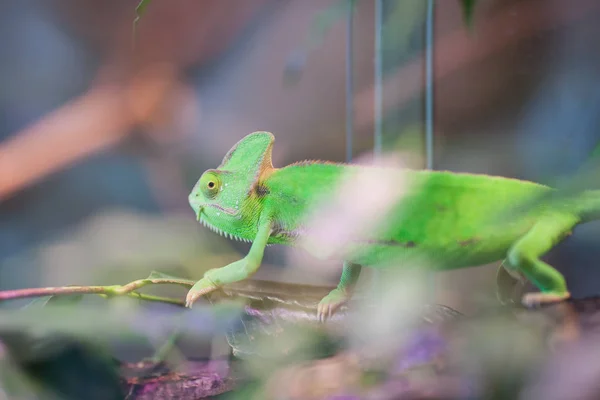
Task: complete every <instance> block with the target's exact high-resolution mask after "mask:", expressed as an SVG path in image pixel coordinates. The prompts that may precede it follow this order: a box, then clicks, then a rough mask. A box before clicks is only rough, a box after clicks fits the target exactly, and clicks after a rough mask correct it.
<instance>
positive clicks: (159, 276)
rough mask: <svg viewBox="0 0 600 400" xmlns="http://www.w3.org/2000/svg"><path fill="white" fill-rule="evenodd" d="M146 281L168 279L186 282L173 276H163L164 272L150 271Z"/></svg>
mask: <svg viewBox="0 0 600 400" xmlns="http://www.w3.org/2000/svg"><path fill="white" fill-rule="evenodd" d="M146 279H169V280H173V279H175V280H180V281H181V280H188V279H186V278H181V277H179V276H173V275H168V274H165V273H164V272H160V271H152V272H150V275H148V278H146Z"/></svg>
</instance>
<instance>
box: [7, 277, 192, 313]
mask: <svg viewBox="0 0 600 400" xmlns="http://www.w3.org/2000/svg"><path fill="white" fill-rule="evenodd" d="M193 284H194V281H191V280H187V279H177V278H146V279H138V280H135V281H133V282H129V283H128V284H126V285H108V286H59V287H42V288H29V289H16V290H6V291H0V301H5V300H15V299H25V298H30V297H43V296H61V295H74V294H97V295H100V296H103V297H114V296H129V297H135V298H138V299H141V300H146V301H158V302H162V303H170V304H176V305H182V306H183V305H184V301H183V300H182V299H181V300H180V299H175V298H171V297H163V296H154V295H150V294H145V293H139V292H137V290H138V289H140V288H142V287H144V286H148V285H180V286H185V287H188V288H189V287H192V285H193Z"/></svg>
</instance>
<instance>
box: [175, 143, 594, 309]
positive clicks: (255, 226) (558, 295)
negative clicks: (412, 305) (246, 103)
mask: <svg viewBox="0 0 600 400" xmlns="http://www.w3.org/2000/svg"><path fill="white" fill-rule="evenodd" d="M274 140H275V138H274V136H273V134H271V133H269V132H254V133H251V134H249V135H247V136H246V137H244V138H243V139H242V140H240V141H239V142H238V143H237V144H236V145H235V146H234V147H233V148H232V149H231V150H230V151H229V152H228V153H227V154H226V155H225V157H224V158H223V161H222V162H221V165H219V167H218V168H216V169H209V170H207V171H205V172H204V173H203V174H202V176H201V177H200V179H199V180H198V182H197V183H196V185H195V186H194V188H193V190H192V191H191V193H190V195H189V203H190V205H191V207H192V209H193V210H194V212H195V214H196V217H197V220H198V221H199V222H201V223H202V224H204V225H206V226H208V227H209V228H211V229H212V230H214V231H216V232H218V233H220V234H222V235H225V236H227V237H229V238H232V239H236V240H243V241H247V242H252V245H251V248H250V251H249V252H248V254H247V255H246V256H245V257H244V258H242V259H241V260H238V261H236V262H233V263H231V264H229V265H227V266H224V267H221V268H216V269H211V270H209V271H207V272H206V273H205V274H204V277H203V278H202V279H201V280H199V281H198V282H196V284H195V285H194V286H193V287H192V288H191V289H190V291H189V292H188V294H187V298H186V305H187V306H188V307H191V306H192V304H193V303H194V302H195V301H196V300H197V299H198V298H199V297H200V296H203V295H205V294H207V293H209V292H211V291H213V290H215V289H218V288H219V287H221V286H223V285H227V284H229V283H233V282H237V281H241V280H244V279H246V278H249V277H250V276H252V275H253V274H254V273H255V272H256V271H257V270H258V269H259V267H260V265H261V262H262V258H263V253H264V250H265V247H266V246H267V245H268V244H284V245H296V244H297V243H298V240H297V239H298V238H299V237H300V236H302V235H303V234H305V231H304V230H303V224H304V222H305V219H306V218H305V217H306V215H307V213H308V212H309V210H311V207H312V206H314V205H315V204H317V200H321V201H322V200H323V199H326V196H327V195H330V194H331V193H332V192H333V191H334V190H335V188H336V183H338V182H339V181H340V179H341V178H342V176H346V175H347V174H348V173H352V171H357V169H360V168H380V167H370V166H358V165H352V164H342V163H332V162H322V161H302V162H298V163H294V164H290V165H288V166H285V167H283V168H274V167H273V165H272V162H271V151H272V148H273V143H274ZM398 171H399V172H400V169H398ZM402 173H404V174H408V177H409V178H410V179H411V181H412V182H413V184H414V186H411V188H414V189H411V191H410V192H409V194H408V195H405V196H403V197H402V198H400V200H398V201H397V204H394V205H393V207H392V208H391V210H390V211H389V212H388V214H387V215H386V218H385V223H384V224H382V225H381V226H380V227H379V229H376V230H374V231H373V232H370V233H368V234H367V235H368V236H367V237H366V238H364V239H363V240H357V241H356V242H354V243H352V244H351V246H352V249H351V250H352V251H350V252H349V253H348V254H350V256H349V257H348V259H344V260H342V261H343V269H342V274H341V279H340V282H339V284H338V286H337V288H336V289H334V290H333V291H331V292H330V293H329V294H328V295H327V296H326V297H324V298H323V299H322V300H321V302H320V303H319V305H318V310H317V314H318V317H319V319H320V320H324V319H325V318H327V317H330V316H331V315H332V313H333V312H335V310H337V309H338V307H339V306H341V305H342V304H344V303H345V302H346V301H348V300H349V299H350V297H351V296H352V291H353V288H354V286H355V284H356V282H357V280H358V277H359V275H360V272H361V268H362V266H374V267H378V266H382V265H384V264H385V265H386V266H389V265H392V266H398V267H400V266H401V265H402V263H403V262H404V261H400V262H397V263H388V264H386V262H387V261H388V260H395V259H398V260H407V259H410V257H412V256H423V257H427V258H428V259H429V260H431V263H432V265H433V266H434V267H433V268H435V269H440V270H448V269H455V268H465V267H472V266H478V265H483V264H488V263H492V262H496V261H501V260H502V261H503V263H502V265H501V267H500V268H504V269H505V271H506V272H508V273H509V274H510V275H511V276H514V277H517V276H518V277H523V276H524V277H525V278H527V279H528V280H529V281H530V282H532V283H533V284H534V285H535V286H537V288H539V290H540V292H534V293H527V294H525V296H524V297H523V299H522V302H523V303H524V304H526V305H536V304H537V305H539V304H541V303H549V302H557V301H561V300H564V299H567V298H569V297H570V293H569V291H568V289H567V285H566V282H565V279H564V277H563V275H562V274H561V273H560V272H559V271H557V270H556V269H554V268H553V267H552V266H550V265H548V264H547V263H545V262H544V261H542V260H540V257H541V256H543V255H544V254H545V253H546V252H547V251H548V250H550V249H551V248H552V247H554V246H555V245H557V244H558V243H559V242H560V241H562V240H563V239H564V238H565V237H566V236H568V235H569V234H570V233H571V230H572V229H573V228H574V227H575V226H576V225H578V224H581V223H584V222H588V221H591V220H595V219H598V218H600V191H593V190H592V191H585V192H581V193H578V194H576V195H571V196H568V195H565V196H562V197H558V198H556V196H552V195H553V194H554V193H556V192H557V190H556V189H553V188H550V187H548V186H544V185H540V184H537V183H533V182H529V181H522V180H518V179H512V178H504V177H497V176H489V175H482V174H468V173H454V172H447V171H431V170H408V171H407V170H403V172H402ZM386 179H388V178H386ZM386 182H387V181H386ZM389 184H390V185H393V184H395V182H389ZM366 190H368V188H366ZM527 202H529V204H530V205H529V206H528V207H525V208H524V209H523V210H522V211H521V212H520V214H519V213H516V214H506V215H508V217H506V218H503V219H502V221H501V223H500V224H498V223H490V221H491V216H498V215H500V214H499V213H501V212H502V211H507V210H510V209H511V208H514V207H515V206H517V205H520V204H527ZM305 250H307V251H309V252H311V249H310V248H306V249H305ZM503 271H504V270H503Z"/></svg>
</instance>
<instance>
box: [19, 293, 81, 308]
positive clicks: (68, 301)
mask: <svg viewBox="0 0 600 400" xmlns="http://www.w3.org/2000/svg"><path fill="white" fill-rule="evenodd" d="M82 299H83V294H66V295H59V296H42V297H37V298H35V299H33V300H32V301H31V302H30V303H29V304H27V305H25V306H24V307H23V308H29V307H45V306H47V305H73V304H77V303H79V302H80V301H81V300H82Z"/></svg>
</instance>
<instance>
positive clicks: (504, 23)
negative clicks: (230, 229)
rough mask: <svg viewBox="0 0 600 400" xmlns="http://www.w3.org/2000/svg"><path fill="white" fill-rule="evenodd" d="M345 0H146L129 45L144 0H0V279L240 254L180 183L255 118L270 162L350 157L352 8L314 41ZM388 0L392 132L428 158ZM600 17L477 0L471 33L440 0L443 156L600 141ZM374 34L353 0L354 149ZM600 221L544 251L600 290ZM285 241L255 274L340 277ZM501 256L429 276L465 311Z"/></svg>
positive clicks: (440, 159)
mask: <svg viewBox="0 0 600 400" xmlns="http://www.w3.org/2000/svg"><path fill="white" fill-rule="evenodd" d="M337 3H338V2H336V1H333V0H296V1H292V0H287V1H282V0H277V1H276V0H243V1H242V0H202V1H197V0H178V1H175V2H173V1H164V0H154V1H153V2H152V3H151V5H150V6H149V7H148V9H147V12H146V14H145V15H144V17H143V18H142V19H141V20H140V22H139V26H138V29H137V37H136V46H135V49H134V48H133V47H132V21H133V18H134V16H135V13H134V10H135V7H136V5H137V1H134V0H103V1H92V0H5V1H2V2H0V32H1V34H0V289H16V288H25V287H36V286H43V285H61V286H62V285H69V284H116V283H126V282H128V281H130V280H133V279H137V278H142V277H145V276H147V275H148V273H149V272H150V271H151V270H155V269H158V270H161V271H164V272H169V273H172V274H176V275H180V276H182V277H189V278H194V279H198V278H200V277H201V276H202V273H203V272H204V271H205V270H207V269H209V268H214V267H219V266H223V265H225V264H226V263H228V262H231V261H233V260H236V259H238V258H239V257H240V256H241V255H242V254H244V253H245V252H246V251H247V249H248V246H247V245H245V244H240V243H233V242H230V241H228V240H226V239H225V238H221V237H219V236H217V235H215V234H213V233H212V232H210V231H209V230H207V229H203V228H202V227H201V226H199V225H198V224H197V223H196V221H195V219H194V215H193V212H192V211H191V209H190V208H189V206H188V204H187V195H188V193H189V191H190V189H191V188H192V186H193V184H194V183H195V181H196V180H197V179H198V177H199V176H200V174H201V173H202V171H203V170H204V169H206V168H211V167H215V166H216V165H218V163H219V162H220V160H221V159H222V157H223V156H224V154H225V153H226V151H227V150H228V149H229V148H230V147H231V146H232V145H233V144H234V143H235V142H237V141H238V140H239V139H240V138H241V137H243V136H244V135H246V134H247V133H250V132H252V131H255V130H268V131H271V132H273V133H274V134H275V136H276V144H275V148H274V154H273V161H274V164H275V166H283V165H284V164H286V163H290V162H294V161H298V160H302V159H328V160H333V161H344V159H345V146H346V138H345V129H346V125H345V112H346V98H345V95H346V93H345V77H346V76H345V51H346V50H345V49H346V47H345V46H346V27H345V19H344V15H342V16H341V18H338V19H335V18H334V21H333V22H332V25H331V27H330V28H331V29H329V30H328V31H327V32H325V34H324V35H321V36H319V38H320V39H319V40H318V43H316V44H315V45H314V46H312V47H310V48H309V49H308V50H306V49H307V48H306V43H307V40H308V39H309V38H310V35H311V32H314V30H315V26H317V27H319V26H321V25H322V24H323V21H325V24H326V23H327V21H328V19H327V18H328V17H327V15H328V14H327V10H328V9H330V8H331V7H335V6H336V4H337ZM383 3H384V23H385V25H384V31H383V35H384V36H383V38H384V40H383V62H384V111H385V113H384V125H383V127H384V128H383V147H384V149H385V150H397V151H400V152H401V153H402V154H405V155H407V156H410V157H409V158H410V162H411V163H412V164H414V165H415V166H417V167H423V166H424V162H425V161H424V158H423V132H424V131H423V127H424V77H425V75H424V66H425V64H424V50H425V42H424V22H425V4H426V2H425V1H424V0H403V1H397V0H386V1H384V2H383ZM323 13H325V14H323ZM324 15H325V16H324ZM599 22H600V3H599V2H597V1H596V0H502V1H500V0H487V1H486V0H482V1H480V2H477V6H476V9H475V16H474V28H473V29H472V30H471V31H469V30H468V29H467V28H466V27H465V25H464V21H463V15H462V10H461V7H460V4H459V2H458V1H451V0H447V1H438V2H437V5H436V11H435V40H434V44H435V48H434V54H435V63H434V65H435V73H434V77H435V80H434V85H435V98H434V110H435V118H434V121H435V154H434V155H435V157H434V167H435V168H436V169H449V170H455V171H467V172H479V173H491V174H500V175H505V176H511V177H517V178H525V179H532V180H537V181H540V182H543V183H554V182H556V180H557V179H558V178H559V177H564V176H569V174H573V173H576V171H578V170H579V168H580V167H581V165H582V164H583V163H584V161H585V160H586V159H587V158H588V157H590V154H591V152H592V149H593V147H594V146H595V145H596V144H597V142H598V130H599V128H600V112H599V111H600V79H599V78H600V76H599V75H600V72H599V71H600V51H599V50H600V47H599V45H598V37H600V23H599ZM319 24H321V25H319ZM374 38H375V36H374V1H372V0H360V1H358V2H357V5H356V13H355V16H354V28H353V46H354V60H353V61H354V62H353V70H354V89H355V97H354V99H353V102H354V107H355V109H354V134H355V136H354V142H353V146H354V147H353V153H354V154H355V155H357V156H358V155H361V154H365V153H369V152H370V151H371V149H372V147H373V125H374V122H375V121H374V112H373V108H374V102H373V99H374V97H373V96H374V86H373V84H374V81H373V75H374V67H373V60H374ZM290 66H291V69H292V72H293V74H292V75H293V77H292V79H290V76H289V72H290ZM286 71H287V72H288V73H287V74H286ZM597 237H598V224H589V225H588V226H584V227H581V228H579V229H578V230H577V231H576V232H575V234H574V235H573V236H572V237H570V238H569V239H568V240H567V241H565V242H564V243H563V244H561V245H560V246H559V247H557V248H556V249H555V250H554V251H552V252H551V253H550V254H549V255H548V259H549V260H551V262H552V263H553V264H554V265H556V266H557V267H559V269H561V270H562V271H563V272H564V273H565V275H566V277H567V280H568V282H569V284H570V286H571V288H572V292H573V294H574V295H575V296H577V297H580V296H586V295H591V294H595V293H597V292H598V291H599V290H598V288H599V287H600V286H599V285H598V283H597V282H600V269H598V268H597V265H596V264H597V259H598V256H600V249H598V246H597V244H596V243H597V242H596V238H597ZM287 251H288V250H287V249H283V248H280V247H277V246H274V247H271V248H269V249H268V250H267V254H266V258H265V267H263V268H262V269H261V271H260V272H259V275H258V277H259V278H262V279H275V280H277V279H282V280H286V281H293V282H303V283H323V281H324V280H326V281H327V283H330V284H333V283H335V282H336V279H337V276H336V273H339V271H340V268H341V266H340V265H335V264H332V265H331V269H332V273H331V277H330V278H327V279H324V278H323V276H321V275H320V276H318V277H317V276H307V275H306V273H303V272H302V269H298V268H295V267H297V266H295V265H292V263H290V262H289V260H290V258H289V257H288V256H287ZM496 267H497V265H491V266H486V267H485V268H473V269H467V270H462V271H455V272H451V273H440V274H438V275H437V277H436V283H435V287H436V293H437V301H438V302H441V303H444V304H447V305H449V306H453V307H456V308H458V309H460V310H461V311H468V310H471V309H473V308H474V307H476V306H477V305H478V304H481V301H480V300H481V299H484V298H493V296H494V293H493V288H494V276H495V272H496Z"/></svg>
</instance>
